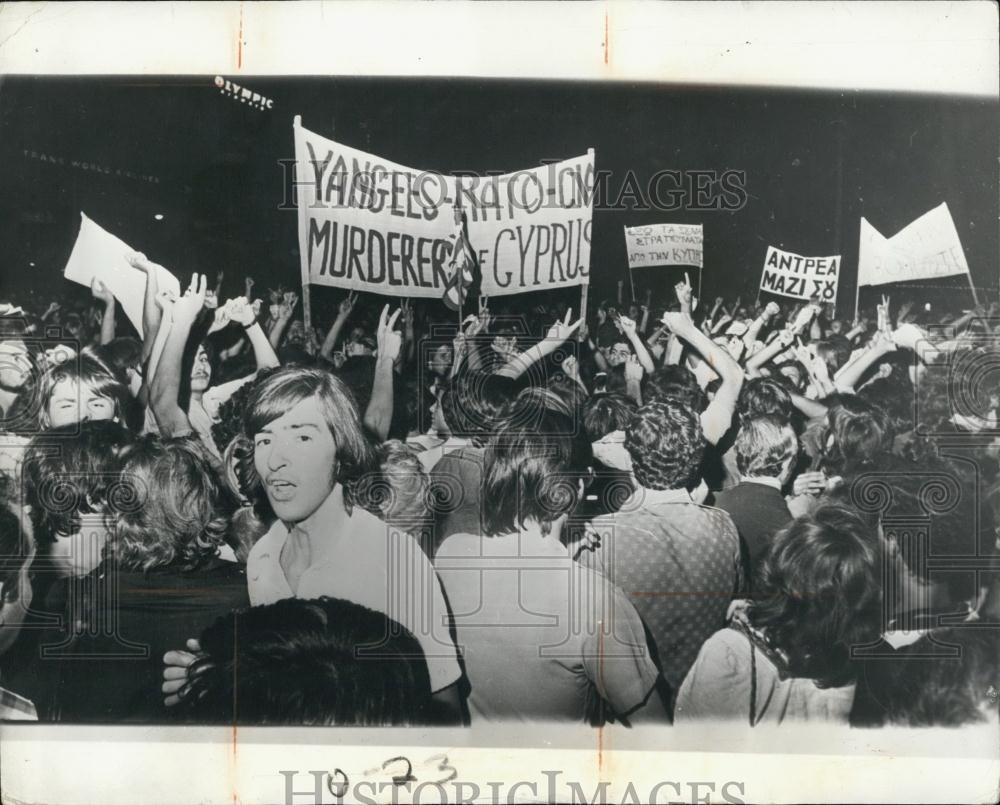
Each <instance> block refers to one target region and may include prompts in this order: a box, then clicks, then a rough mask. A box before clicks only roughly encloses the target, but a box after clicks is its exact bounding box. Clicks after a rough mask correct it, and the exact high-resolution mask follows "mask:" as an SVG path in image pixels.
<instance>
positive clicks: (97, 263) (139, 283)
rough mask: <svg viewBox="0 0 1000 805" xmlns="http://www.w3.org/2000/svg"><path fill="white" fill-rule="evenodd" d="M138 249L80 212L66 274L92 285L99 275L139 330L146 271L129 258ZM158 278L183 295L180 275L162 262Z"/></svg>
mask: <svg viewBox="0 0 1000 805" xmlns="http://www.w3.org/2000/svg"><path fill="white" fill-rule="evenodd" d="M134 251H135V249H133V248H132V247H131V246H129V245H128V244H127V243H125V242H124V241H122V240H119V239H118V238H116V237H115V236H114V235H112V234H111V233H110V232H106V231H105V230H103V229H102V228H101V227H99V226H98V225H97V224H95V223H94V222H93V221H92V220H90V218H88V217H87V216H86V215H85V214H84V213H82V212H81V213H80V233H79V234H78V235H77V236H76V243H75V244H73V251H72V252H71V253H70V256H69V260H68V261H67V263H66V268H65V269H63V276H64V277H66V279H68V280H72V281H73V282H78V283H80V284H81V285H85V286H87V287H88V288H89V287H90V283H91V281H92V280H93V279H94V277H97V279H99V280H100V281H101V282H103V283H104V284H105V285H106V286H107V288H108V290H109V291H111V293H112V294H113V295H114V297H115V299H117V300H118V301H119V302H120V303H121V306H122V310H124V311H125V315H126V316H128V320H129V321H130V322H132V326H133V327H135V329H136V331H137V332H138V333H139V337H140V338H141V337H143V335H144V333H143V332H142V305H143V300H144V299H145V296H146V275H145V274H144V273H143V272H142V271H140V270H139V269H137V268H133V267H132V266H131V265H130V264H129V262H128V256H129V255H130V254H132V253H133V252H134ZM156 282H157V285H158V287H159V289H160V290H161V291H173V293H174V294H175V295H177V296H180V292H181V286H180V283H179V282H178V281H177V277H175V276H174V275H173V274H171V273H170V272H169V271H167V270H166V269H165V268H163V267H162V266H160V267H158V268H157V272H156Z"/></svg>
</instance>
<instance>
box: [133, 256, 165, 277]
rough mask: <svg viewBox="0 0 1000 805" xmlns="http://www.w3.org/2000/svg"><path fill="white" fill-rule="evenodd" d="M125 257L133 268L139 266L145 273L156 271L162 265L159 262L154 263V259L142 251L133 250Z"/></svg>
mask: <svg viewBox="0 0 1000 805" xmlns="http://www.w3.org/2000/svg"><path fill="white" fill-rule="evenodd" d="M125 259H126V260H127V261H128V264H129V265H130V266H132V268H137V269H139V271H142V272H143V273H144V274H149V273H151V272H153V271H156V269H158V268H159V267H160V266H159V265H158V264H157V263H154V262H153V261H152V260H150V259H149V258H147V257H146V255H144V254H143V253H142V252H132V254H130V255H128V257H126V258H125Z"/></svg>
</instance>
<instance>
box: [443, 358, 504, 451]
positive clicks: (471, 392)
mask: <svg viewBox="0 0 1000 805" xmlns="http://www.w3.org/2000/svg"><path fill="white" fill-rule="evenodd" d="M514 396H515V383H514V381H513V380H511V379H510V378H508V377H503V376H501V375H495V374H486V373H485V372H462V373H460V374H459V375H458V377H456V378H455V379H454V380H453V381H452V382H451V383H448V384H447V385H446V386H445V388H444V391H443V392H442V393H441V413H442V414H443V415H444V421H445V423H446V424H447V425H448V430H449V431H450V432H451V434H452V435H453V436H459V437H462V438H467V439H472V440H473V442H477V443H479V444H484V443H485V442H486V441H487V440H488V439H489V438H490V436H492V435H493V433H494V432H495V431H496V429H497V425H498V424H499V421H500V419H501V417H502V416H503V412H504V409H505V408H506V406H507V405H508V404H509V403H510V401H511V400H512V399H514Z"/></svg>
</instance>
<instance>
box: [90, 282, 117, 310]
mask: <svg viewBox="0 0 1000 805" xmlns="http://www.w3.org/2000/svg"><path fill="white" fill-rule="evenodd" d="M90 293H91V294H93V296H94V299H99V300H100V301H102V302H104V304H106V305H112V304H114V301H115V297H114V294H112V293H111V291H109V290H108V286H107V285H105V284H104V283H103V282H101V281H100V280H99V279H98V278H97V277H94V278H93V279H92V280H91V281H90Z"/></svg>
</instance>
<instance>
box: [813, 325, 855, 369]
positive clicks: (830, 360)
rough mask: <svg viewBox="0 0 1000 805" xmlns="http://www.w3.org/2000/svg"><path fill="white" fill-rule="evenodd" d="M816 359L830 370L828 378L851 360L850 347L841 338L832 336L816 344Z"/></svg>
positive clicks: (845, 340)
mask: <svg viewBox="0 0 1000 805" xmlns="http://www.w3.org/2000/svg"><path fill="white" fill-rule="evenodd" d="M816 357H818V358H821V359H822V360H824V361H825V362H826V365H827V366H828V367H829V368H830V377H833V375H834V373H835V372H836V371H837V370H838V369H840V367H842V366H843V365H844V364H845V363H847V361H848V360H850V358H851V345H850V343H849V342H848V340H847V339H846V338H844V337H843V336H836V335H835V336H832V337H831V338H829V339H827V340H825V341H817V342H816Z"/></svg>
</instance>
